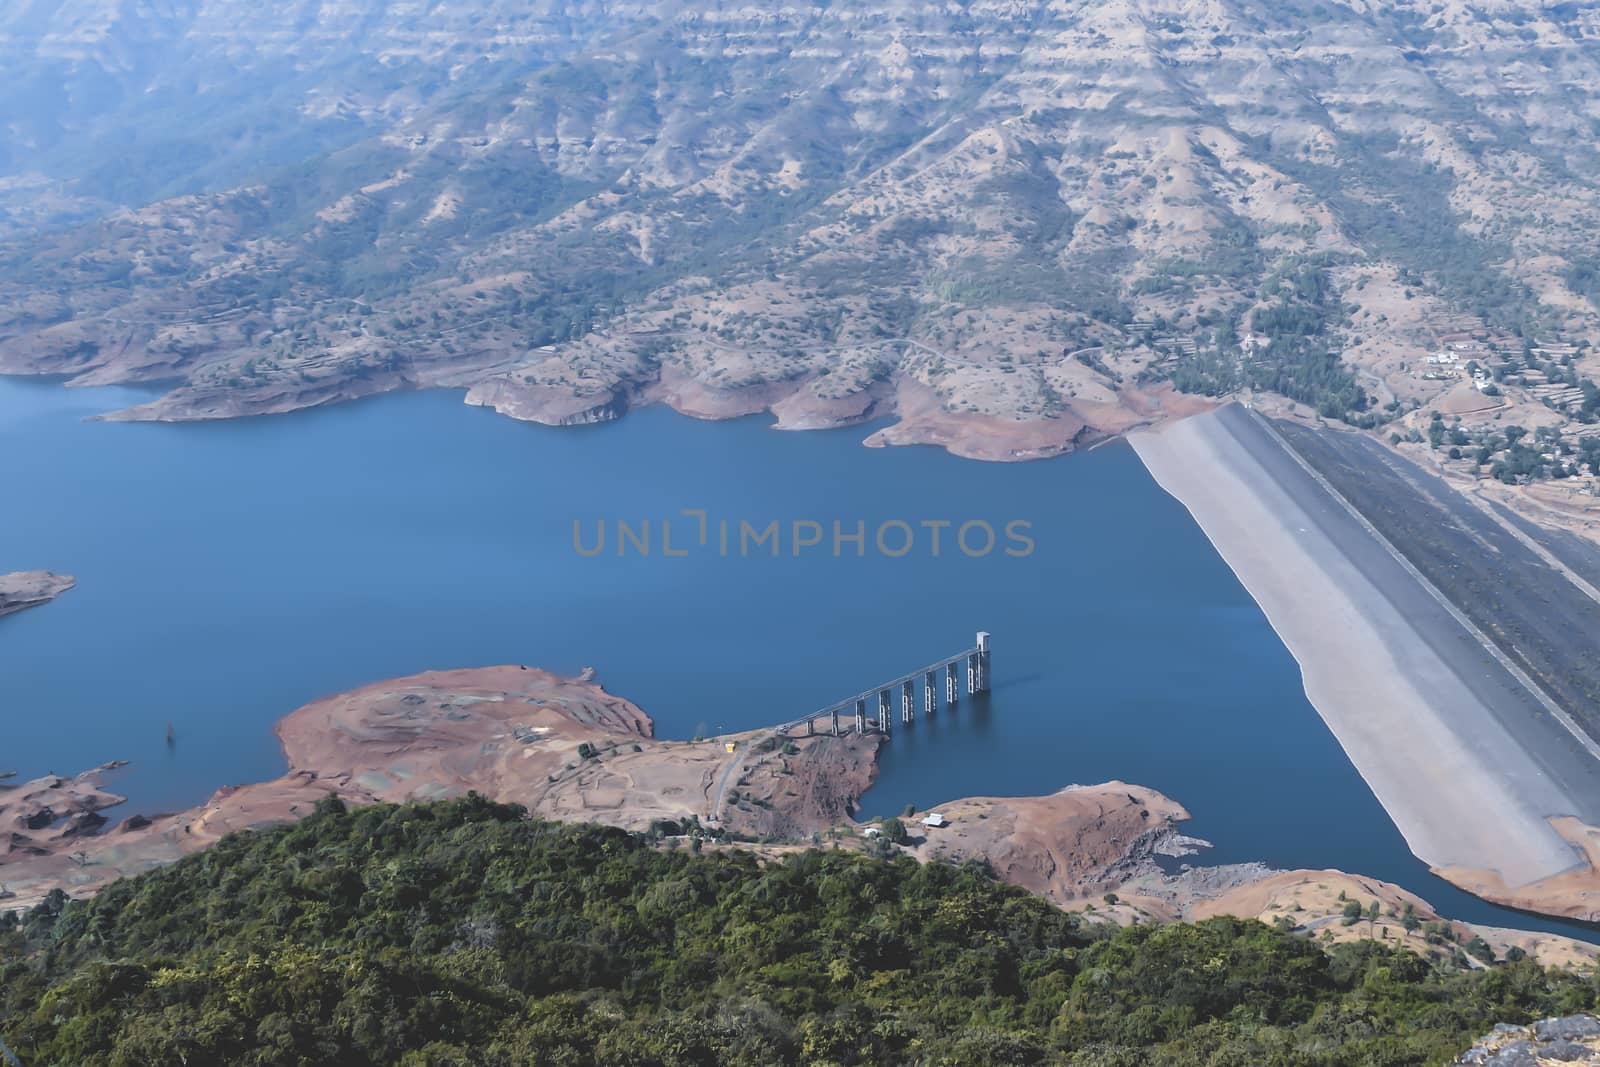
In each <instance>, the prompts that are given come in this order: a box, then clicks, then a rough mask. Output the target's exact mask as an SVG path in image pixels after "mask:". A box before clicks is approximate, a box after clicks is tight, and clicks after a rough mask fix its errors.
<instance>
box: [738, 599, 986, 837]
mask: <svg viewBox="0 0 1600 1067" xmlns="http://www.w3.org/2000/svg"><path fill="white" fill-rule="evenodd" d="M963 674H965V677H964V678H963V677H962V675H963ZM941 681H942V682H943V683H944V685H943V687H942V688H943V689H944V706H945V707H947V708H953V707H955V706H956V704H958V703H959V702H960V700H961V690H962V689H963V688H965V689H966V691H967V695H969V696H971V695H973V694H976V693H987V692H988V691H989V635H988V634H987V633H985V632H984V631H982V630H980V631H978V635H977V638H976V639H975V643H974V644H973V646H972V647H971V648H968V649H963V650H962V651H960V652H957V653H956V654H955V655H953V656H946V657H944V658H943V659H940V660H935V661H934V662H933V663H930V664H928V665H927V666H926V667H920V668H918V669H917V670H914V671H912V672H911V673H910V674H902V675H901V676H900V677H898V678H895V679H894V680H892V681H888V682H884V683H883V684H882V685H875V686H873V687H872V688H871V689H868V690H865V691H864V692H860V693H857V694H856V695H855V696H853V697H846V698H845V699H844V700H841V701H839V702H837V703H835V704H829V705H828V706H827V707H825V708H823V709H822V710H821V711H815V712H812V713H811V714H810V715H807V716H805V717H804V718H802V719H793V720H791V721H789V722H786V723H784V724H783V725H781V726H775V727H773V728H772V729H771V730H770V731H768V732H767V733H764V734H762V735H761V736H760V737H759V738H757V739H755V740H754V741H750V742H747V743H746V744H745V746H744V748H743V749H741V750H740V751H739V754H738V755H737V756H736V757H735V758H734V759H732V760H729V761H728V765H727V767H725V768H723V771H722V775H721V776H720V777H719V778H718V779H717V791H716V794H715V795H714V796H713V797H712V798H711V804H710V808H709V811H708V812H707V814H708V815H709V816H710V818H711V821H712V822H713V823H717V822H721V820H722V809H723V804H724V803H725V798H726V796H727V793H728V785H729V783H730V782H734V781H737V780H738V778H739V775H740V774H742V773H743V772H744V764H745V760H746V759H747V758H748V757H749V756H750V754H751V752H752V751H754V750H756V749H758V748H760V747H761V744H762V743H763V742H765V741H768V740H771V739H772V738H775V737H792V736H795V734H796V732H797V731H798V732H801V733H803V735H804V736H806V737H812V736H814V735H815V734H816V732H817V721H818V720H819V719H820V720H821V721H822V723H823V728H824V729H826V730H831V731H832V732H833V735H834V736H835V737H837V736H839V734H841V733H843V732H845V730H846V729H854V731H855V732H856V733H858V734H864V733H866V732H867V731H869V730H872V731H875V732H877V733H881V734H883V735H884V736H885V737H889V736H891V735H892V734H893V732H894V710H895V709H894V705H895V696H896V694H898V695H899V698H900V699H899V703H900V721H901V723H902V724H903V725H907V726H909V725H910V724H911V723H912V722H913V721H915V719H916V711H917V687H918V684H919V683H920V684H921V688H922V713H923V714H924V715H932V714H933V713H934V712H936V711H938V710H939V706H940V702H939V690H940V688H941V686H940V684H939V683H940V682H941ZM869 704H875V706H876V711H877V715H876V717H873V716H869V715H868V714H867V712H868V710H869V709H868V706H869ZM849 716H853V717H854V718H853V721H852V719H851V718H849ZM841 718H843V725H842V726H841Z"/></svg>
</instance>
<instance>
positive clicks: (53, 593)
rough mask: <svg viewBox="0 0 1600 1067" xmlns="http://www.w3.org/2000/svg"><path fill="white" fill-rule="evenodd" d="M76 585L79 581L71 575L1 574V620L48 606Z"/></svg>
mask: <svg viewBox="0 0 1600 1067" xmlns="http://www.w3.org/2000/svg"><path fill="white" fill-rule="evenodd" d="M76 584H78V583H77V579H75V578H73V577H72V576H71V575H68V574H53V573H51V572H50V571H14V572H12V573H11V574H0V618H3V617H5V616H7V615H11V614H14V613H16V612H19V611H23V610H26V609H27V608H36V607H38V606H39V605H40V604H48V603H50V601H52V600H54V599H55V598H56V597H58V596H60V595H61V594H62V593H65V592H66V591H67V590H68V589H71V588H72V587H73V586H74V585H76Z"/></svg>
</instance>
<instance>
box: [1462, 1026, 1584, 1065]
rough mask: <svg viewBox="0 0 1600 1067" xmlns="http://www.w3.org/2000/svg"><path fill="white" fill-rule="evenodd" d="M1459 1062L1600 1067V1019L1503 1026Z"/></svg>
mask: <svg viewBox="0 0 1600 1067" xmlns="http://www.w3.org/2000/svg"><path fill="white" fill-rule="evenodd" d="M1455 1062H1456V1064H1457V1067H1558V1065H1564V1064H1574V1063H1580V1064H1581V1063H1596V1064H1600V1018H1596V1017H1595V1016H1593V1015H1587V1014H1586V1015H1568V1016H1566V1017H1564V1018H1560V1019H1541V1020H1540V1021H1538V1022H1536V1023H1534V1024H1533V1025H1532V1026H1509V1025H1506V1024H1504V1023H1502V1024H1501V1025H1499V1026H1497V1027H1495V1028H1494V1033H1492V1034H1490V1035H1489V1036H1488V1037H1486V1038H1484V1039H1483V1040H1482V1041H1480V1042H1478V1043H1477V1044H1476V1045H1473V1046H1472V1048H1470V1049H1468V1050H1467V1051H1466V1052H1465V1053H1464V1054H1462V1056H1461V1057H1460V1058H1459V1059H1457V1060H1456V1061H1455Z"/></svg>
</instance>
